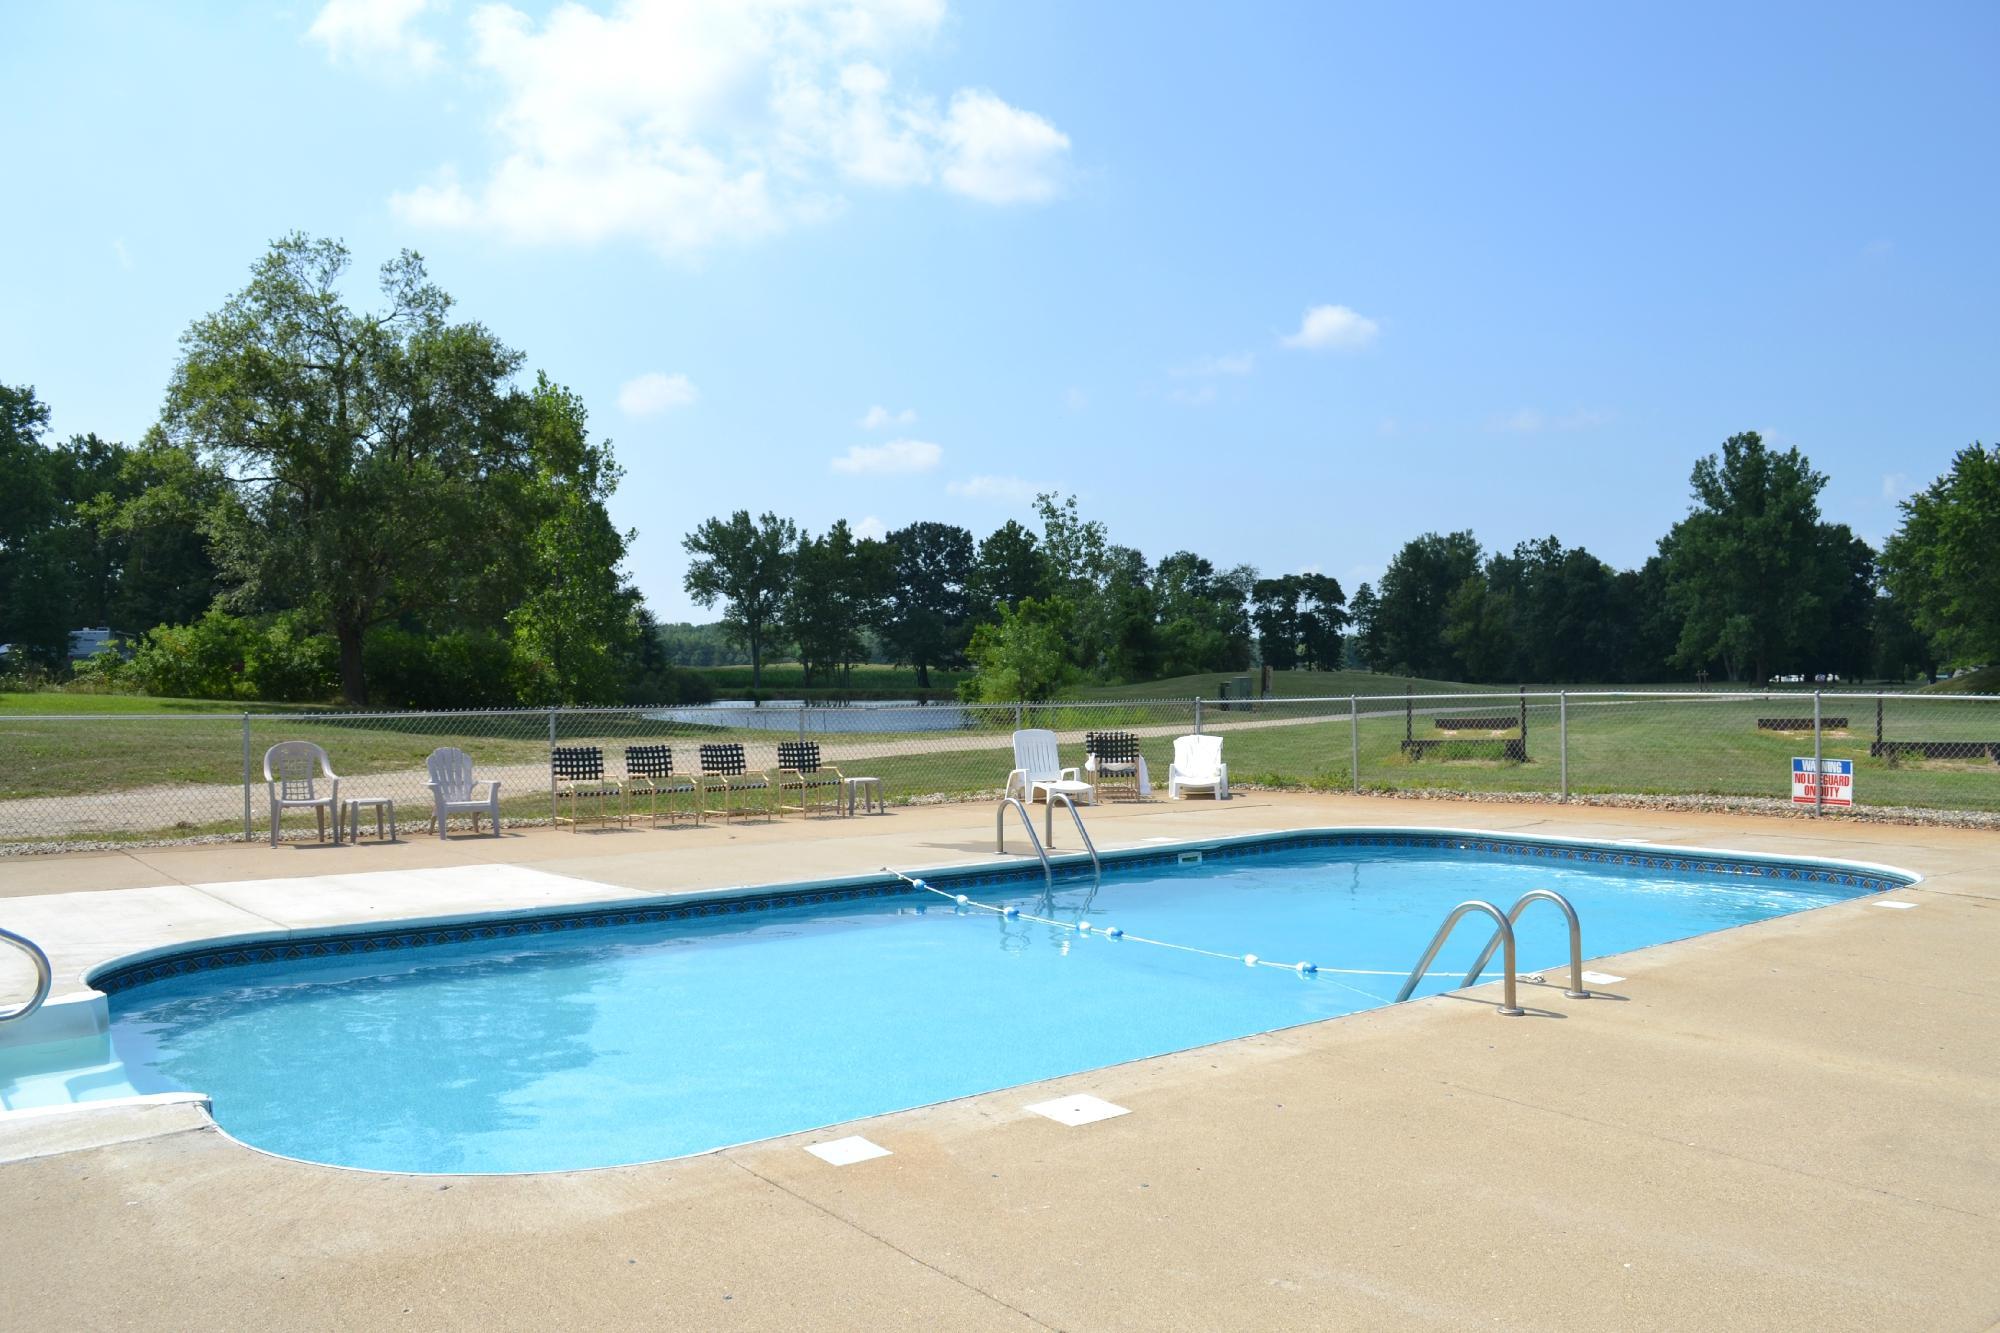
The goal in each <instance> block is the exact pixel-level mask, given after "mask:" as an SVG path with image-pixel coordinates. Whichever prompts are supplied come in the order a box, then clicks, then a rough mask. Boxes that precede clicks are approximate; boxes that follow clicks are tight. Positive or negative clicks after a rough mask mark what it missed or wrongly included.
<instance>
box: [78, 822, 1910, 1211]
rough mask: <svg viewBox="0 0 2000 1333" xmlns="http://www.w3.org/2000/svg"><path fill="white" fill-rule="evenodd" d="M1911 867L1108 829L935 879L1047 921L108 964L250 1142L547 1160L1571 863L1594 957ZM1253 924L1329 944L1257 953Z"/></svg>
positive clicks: (397, 942) (1065, 1052)
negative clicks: (1151, 847) (1053, 863)
mask: <svg viewBox="0 0 2000 1333" xmlns="http://www.w3.org/2000/svg"><path fill="white" fill-rule="evenodd" d="M1907 880H1908V877H1903V876H1897V875H1895V874H1894V873H1893V872H1888V871H1883V870H1880V869H1875V868H1859V867H1834V866H1828V865H1811V866H1807V865H1802V864H1799V863H1780V862H1771V861H1759V860H1755V859H1752V858H1748V857H1741V856H1733V855H1730V856H1724V855H1716V854H1675V853H1670V852H1667V851H1664V850H1663V849H1652V848H1634V847H1589V846H1584V845H1581V844H1571V843H1559V842H1555V841H1531V840H1519V839H1505V840H1503V839H1495V838H1492V837H1490V836H1483V835H1474V834H1466V835H1457V834H1448V835H1441V834H1435V833H1425V834H1400V833H1352V832H1342V833H1325V834H1293V835H1286V836H1283V837H1273V838H1261V839H1244V840H1236V841H1233V842H1231V843H1228V844H1219V845H1209V846H1206V847H1204V848H1202V849H1199V850H1196V851H1191V852H1190V851H1184V850H1182V849H1178V848H1168V849H1161V850H1159V851H1154V852H1148V853H1145V854H1140V855H1133V856H1127V857H1123V858H1117V859H1110V860H1108V861H1107V866H1106V873H1105V875H1104V878H1103V882H1102V884H1101V885H1096V886H1094V885H1093V884H1092V882H1091V880H1090V879H1089V878H1087V877H1086V878H1083V879H1081V880H1078V879H1073V878H1072V879H1069V880H1064V881H1059V882H1058V883H1057V885H1056V887H1055V889H1054V891H1053V893H1051V894H1048V895H1047V896H1045V895H1044V891H1043V888H1042V883H1041V876H1040V872H1039V870H1034V869H1029V870H1024V869H1022V868H1019V867H1008V868H1003V869H1000V870H991V869H989V870H983V871H976V872H966V873H961V874H955V875H954V874H939V875H937V876H936V877H935V879H934V882H935V883H936V884H937V885H938V886H940V887H942V888H944V889H945V890H946V891H947V892H948V893H950V894H959V893H963V894H966V895H967V896H968V897H969V898H971V899H973V900H975V901H976V902H981V903H987V904H991V905H993V906H996V907H1003V908H1004V907H1006V906H1010V905H1011V906H1013V907H1014V908H1016V909H1017V910H1019V911H1022V912H1024V913H1027V914H1028V915H1030V916H1034V917H1040V918H1043V920H1041V921H1036V920H1027V919H1022V918H1019V917H1009V916H1006V915H1003V914H1000V913H996V912H993V911H985V910H980V909H979V908H978V907H976V906H969V905H968V906H960V905H959V904H957V903H956V902H955V901H953V900H952V899H951V898H949V897H946V896H941V895H939V894H934V893H928V892H923V891H919V890H913V889H911V888H909V887H908V886H905V885H901V884H898V883H893V882H875V883H869V884H859V885H848V886H845V887H840V888H824V887H822V888H817V889H814V888H807V889H805V890H803V891H802V892H794V893H790V894H784V893H778V892H770V893H764V894H759V895H755V896H752V897H750V898H747V899H746V898H740V897H739V898H737V899H734V900H733V901H726V902H713V901H711V902H707V903H698V904H689V903H676V904H672V905H662V906H660V907H658V908H653V909H632V910H625V911H619V912H609V913H607V912H598V913H593V914H589V915H572V916H567V917H551V918H543V919H540V920H536V921H514V922H508V923H496V924H492V925H487V926H471V927H463V926H461V927H450V928H439V929H421V928H419V929H408V930H403V931H400V932H395V933H391V934H386V935H385V934H377V935H373V936H368V937H350V938H346V939H324V940H317V941H311V940H307V941H298V940H294V941H288V942H281V943H278V944H274V945H271V946H232V947H227V948H221V949H216V950H211V951H207V952H205V953H194V954H182V955H179V956H176V957H174V958H169V959H155V960H150V961H147V962H142V963H138V964H134V965H131V966H127V967H123V968H116V969H112V970H109V971H107V972H106V973H105V974H103V975H101V976H99V977H97V978H95V982H96V984H97V985H98V986H99V987H100V988H102V989H104V990H106V991H107V992H108V993H109V994H110V1006H111V1025H110V1033H109V1039H108V1040H109V1049H110V1055H111V1057H112V1059H111V1061H110V1066H111V1067H114V1068H116V1069H117V1071H118V1074H117V1075H116V1077H119V1078H122V1079H125V1080H129V1083H130V1086H131V1087H132V1088H134V1089H136V1090H139V1091H159V1090H168V1089H188V1090H198V1091H202V1092H206V1093H208V1094H210V1096H211V1097H212V1098H213V1107H214V1115H215V1118H216V1120H217V1122H218V1123H219V1124H220V1125H221V1126H222V1127H223V1128H224V1129H225V1130H227V1131H228V1132H229V1133H231V1134H233V1135H234V1136H236V1137H237V1138H239V1139H241V1140H242V1141H244V1142H246V1143H248V1144H251V1145H253V1146H255V1147H258V1148H262V1149H266V1150H268V1151H271V1152H274V1153H279V1154H283V1155H286V1156H291V1157H298V1158H304V1159H307V1160H311V1161H317V1162H327V1163H334V1164H339V1165H344V1166H356V1167H364V1168H373V1169H380V1170H397V1171H417V1172H505V1171H533V1170H554V1169H567V1168H577V1167H592V1166H607V1165H615V1164H620V1163H627V1162H637V1161H647V1160H653V1159H658V1158H666V1157H674V1156H680V1155H684V1154H688V1153H696V1152H702V1151H706V1150H710V1149H713V1148H717V1147H722V1146H726V1145H729V1144H734V1143H740V1142H744V1141H748V1140H754V1139H759V1138H765V1137H769V1136H773V1135H778V1134H784V1133H789V1132H793V1131H798V1130H805V1129H812V1128H816V1127H819V1126H822V1125H829V1124H834V1123H838V1122H841V1121H846V1120H851V1119H856V1118H859V1117H863V1116H867V1115H872V1114H877V1113H881V1112H886V1111H892V1110H897V1109H900V1108H904V1107H910V1106H917V1105H923V1104H927V1103H930V1102H936V1101H941V1100H945V1099H949V1098H953V1097H959V1096H964V1095H968V1094H971V1093H977V1092H983V1091H989V1090H993V1089H997V1088H1004V1087H1008V1086H1012V1085H1014V1084H1019V1083H1026V1082H1031V1081H1034V1080H1038V1079H1043V1078H1048V1077H1053V1076H1056V1075H1061V1074H1067V1073H1073V1072H1077V1071H1082V1070H1088V1069H1093V1068H1098V1067H1101V1066H1103V1065H1107V1064H1113V1063H1117V1062H1121V1061H1125V1060H1132V1059H1138V1058H1142V1057H1146V1056H1153V1055H1159V1054H1163V1053H1166V1052H1168V1051H1174V1050H1181V1049H1185V1048H1188V1047H1191V1046H1198V1045H1203V1044H1206V1043H1209V1042H1213V1041H1219V1040H1224V1039H1228V1038H1232V1037H1240V1036H1245V1035H1249V1034H1251V1033H1256V1032H1264V1031H1269V1030H1272V1029H1276V1028H1283V1027H1287V1026H1291V1025H1294V1024H1298V1023H1304V1022H1310V1021H1313V1020H1316V1019H1321V1018H1330V1017H1334V1016H1337V1015H1341V1014H1347V1013H1352V1012H1355V1011H1357V1010H1360V1009H1366V1008H1372V1007H1375V1006H1377V1005H1380V1004H1383V1003H1386V1002H1388V1001H1389V1000H1390V999H1391V998H1393V996H1394V995H1395V993H1396V990H1397V988H1398V987H1399V985H1400V984H1401V981H1402V976H1403V973H1404V972H1405V971H1407V969H1408V968H1409V967H1410V965H1411V964H1412V963H1413V962H1414V961H1415V960H1416V957H1417V956H1418V954H1419V953H1420V952H1421V951H1422V949H1423V947H1424V945H1425V944H1426V943H1427V942H1428V940H1429V938H1430V936H1431V933H1432V932H1433V931H1434V930H1435V929H1436V928H1437V925H1438V923H1439V921H1440V920H1441V919H1442V918H1443V917H1444V915H1445V913H1446V912H1447V911H1448V910H1449V909H1450V908H1451V907H1452V905H1454V904H1455V903H1457V902H1459V901H1461V900H1464V899H1467V898H1487V899H1491V900H1493V901H1495V902H1497V903H1499V904H1500V905H1501V907H1503V908H1505V907H1506V906H1508V905H1509V904H1511V903H1512V902H1513V901H1514V900H1515V899H1516V898H1518V897H1519V896H1520V894H1522V893H1524V892H1526V891H1528V890H1529V889H1533V888H1552V889H1555V890H1556V891H1558V892H1560V893H1562V894H1564V895H1565V896H1567V897H1568V898H1569V899H1570V900H1571V901H1572V902H1574V903H1575V905H1576V907H1577V910H1578V912H1579V914H1580V916H1581V917H1582V920H1583V925H1584V945H1585V953H1586V955H1587V956H1598V955H1604V954H1609V953H1615V952H1620V951H1624V950H1629V949H1633V948H1637V947H1641V946H1644V945H1649V944H1657V943H1661V942H1664V941H1667V940H1672V939H1679V938H1683V937H1686V936H1690V935H1696V934H1701V933H1703V932H1706V931H1711V930H1717V929H1722V928H1725V927H1729V926H1735V925H1741V924H1744V923H1748V922H1753V921H1759V920H1764V919H1766V918H1769V917H1773V916H1779V915H1783V914H1785V913H1789V912H1794V911H1799V910H1802V909H1804V908H1808V907H1813V906H1818V905H1822V904H1825V903H1827V902H1830V901H1834V900H1837V899H1841V898H1846V897H1852V896H1856V895H1858V894H1862V893H1868V892H1876V891H1880V890H1883V889H1887V888H1893V887H1897V886H1898V885H1900V884H1902V883H1905V882H1907ZM1049 922H1062V923H1065V924H1060V925H1058V924H1048V923H1049ZM1069 923H1088V924H1089V925H1090V927H1091V929H1089V930H1088V931H1078V930H1076V929H1073V928H1071V926H1070V924H1069ZM1112 927H1117V928H1119V929H1121V930H1122V931H1124V932H1125V933H1126V934H1125V937H1124V938H1114V937H1112V936H1111V934H1110V928H1112ZM1489 935H1490V928H1488V927H1486V926H1484V925H1482V924H1481V923H1480V922H1478V921H1476V920H1473V921H1468V922H1466V923H1464V924H1463V925H1462V926H1461V928H1460V931H1459V933H1458V934H1457V936H1456V937H1455V938H1454V939H1453V940H1452V941H1451V943H1450V944H1449V946H1448V947H1447V948H1446V950H1445V952H1444V953H1443V954H1441V955H1440V956H1439V959H1438V961H1437V962H1436V963H1435V964H1434V966H1433V971H1432V973H1431V975H1430V976H1429V977H1428V978H1427V980H1426V983H1425V985H1424V986H1423V987H1422V988H1421V990H1420V993H1428V992H1433V991H1438V990H1446V989H1452V988H1454V987H1455V986H1456V985H1457V984H1458V978H1459V977H1460V976H1462V974H1463V973H1464V971H1465V970H1466V968H1467V967H1468V966H1469V965H1470V963H1471V962H1472V960H1473V958H1474V957H1475V956H1476V954H1477V953H1478V951H1479V950H1480V948H1482V947H1483V946H1484V944H1485V943H1486V941H1487V938H1488V937H1489ZM1141 936H1143V937H1146V938H1149V939H1154V940H1163V941H1170V942H1176V943H1181V944H1185V945H1190V946H1196V947H1199V948H1201V949H1204V950H1209V951H1212V952H1213V953H1216V954H1222V955H1226V956H1225V957H1214V956H1210V954H1207V953H1190V952H1183V951H1180V950H1175V949H1168V948H1161V947H1158V946H1156V945H1153V944H1147V943H1142V942H1140V941H1139V940H1138V939H1136V938H1133V937H1141ZM1520 938H1521V944H1520V963H1521V966H1522V969H1523V970H1524V971H1528V970H1539V969H1552V968H1555V967H1557V966H1559V965H1560V964H1561V963H1562V961H1563V960H1564V958H1565V956H1566V941H1565V937H1564V934H1563V927H1562V923H1561V918H1560V916H1559V915H1558V914H1557V913H1556V912H1554V911H1546V912H1544V911H1542V910H1540V909H1531V910H1530V911H1529V913H1528V914H1527V916H1526V917H1525V918H1524V919H1523V921H1522V923H1521V927H1520ZM1245 954H1255V955H1258V956H1260V957H1261V958H1263V959H1266V960H1277V961H1280V962H1285V963H1291V962H1295V961H1300V960H1309V961H1311V962H1313V963H1315V964H1317V965H1318V966H1319V968H1320V969H1321V970H1320V971H1319V972H1317V973H1313V974H1301V973H1299V972H1296V971H1291V970H1281V969H1278V968H1271V967H1245V966H1244V965H1243V963H1242V955H1245ZM1530 1002H1532V1001H1530ZM1496 1021H1497V1020H1496ZM111 1076H112V1075H107V1077H111Z"/></svg>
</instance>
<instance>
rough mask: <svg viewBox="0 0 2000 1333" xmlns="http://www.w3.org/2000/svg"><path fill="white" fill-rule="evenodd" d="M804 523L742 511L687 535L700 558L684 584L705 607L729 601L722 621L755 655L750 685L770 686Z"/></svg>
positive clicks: (684, 543)
mask: <svg viewBox="0 0 2000 1333" xmlns="http://www.w3.org/2000/svg"><path fill="white" fill-rule="evenodd" d="M798 541H799V529H798V525H797V524H796V523H794V522H792V521H791V520H790V519H788V518H779V517H778V516H777V515H776V514H764V515H761V516H760V517H759V518H758V519H757V521H756V522H755V523H752V522H751V521H750V511H749V510H747V509H739V510H737V511H736V512H735V513H733V514H731V515H730V516H729V517H728V518H726V519H720V518H711V519H709V520H708V521H707V522H705V523H703V524H702V525H701V526H700V527H698V528H696V529H695V530H694V531H693V532H690V533H689V534H688V535H687V536H686V537H684V538H682V540H681V546H682V548H683V549H684V550H686V551H687V553H688V554H689V555H691V556H694V557H696V559H695V561H694V563H693V564H691V565H689V566H688V572H687V576H686V577H685V578H684V579H683V580H682V586H683V587H684V588H686V589H687V594H688V596H690V597H692V598H694V600H695V601H696V602H698V603H699V604H700V605H702V606H714V605H715V603H716V602H717V601H718V600H720V601H721V602H722V603H723V613H722V623H723V625H724V626H725V627H726V628H727V629H728V631H729V634H730V637H731V638H732V639H733V640H734V641H735V642H737V643H740V644H742V645H743V647H744V648H745V649H746V650H748V652H749V654H750V684H751V688H753V689H760V688H762V686H763V684H764V649H765V646H766V645H767V643H768V642H769V639H770V633H771V630H772V628H773V626H774V625H775V624H776V623H777V621H778V617H779V616H780V614H781V613H782V612H783V610H784V605H785V588H786V584H787V582H788V580H789V578H790V575H791V569H792V560H793V558H794V556H793V552H794V548H795V547H796V546H797V545H798Z"/></svg>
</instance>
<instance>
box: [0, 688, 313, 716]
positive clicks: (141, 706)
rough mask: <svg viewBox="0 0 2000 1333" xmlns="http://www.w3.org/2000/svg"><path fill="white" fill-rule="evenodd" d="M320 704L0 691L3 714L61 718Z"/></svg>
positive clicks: (284, 709) (301, 709) (290, 709)
mask: <svg viewBox="0 0 2000 1333" xmlns="http://www.w3.org/2000/svg"><path fill="white" fill-rule="evenodd" d="M314 711H322V712H323V711H325V706H324V705H321V704H267V703H250V702H245V701H243V700H241V699H159V698H155V697H153V696H152V695H150V694H66V693H64V692H62V691H60V690H33V691H29V690H0V717H6V716H9V715H17V716H22V717H62V716H74V715H76V714H86V715H100V714H107V713H116V714H121V715H124V714H131V713H144V714H158V713H172V714H186V713H231V714H234V715H236V716H237V717H241V716H242V715H243V714H244V713H246V712H251V713H306V712H314Z"/></svg>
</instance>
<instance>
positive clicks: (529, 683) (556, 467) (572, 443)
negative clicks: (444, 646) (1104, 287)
mask: <svg viewBox="0 0 2000 1333" xmlns="http://www.w3.org/2000/svg"><path fill="white" fill-rule="evenodd" d="M531 416H532V425H531V427H530V431H529V449H530V453H531V456H532V457H533V459H534V463H535V477H534V486H533V502H534V507H535V509H536V510H537V511H538V513H539V521H538V522H537V523H536V524H535V527H534V529H533V532H532V534H531V536H530V538H529V542H528V549H529V551H530V553H531V557H532V561H533V566H532V570H531V573H530V577H529V580H528V585H527V592H526V595H525V596H524V597H523V598H522V599H521V603H520V605H519V606H517V607H516V608H515V609H514V610H513V611H511V612H510V613H508V616H507V623H508V625H509V626H510V627H511V628H512V630H513V637H514V656H515V661H516V662H517V663H518V664H519V669H520V671H521V673H522V676H523V686H522V691H521V692H522V696H523V698H524V700H529V701H532V702H535V703H551V704H555V703H560V704H604V703H614V702H616V701H617V699H618V697H619V695H620V692H621V690H622V688H623V685H624V683H625V676H626V674H627V664H628V661H629V659H630V658H631V656H632V655H633V653H634V652H635V645H634V639H635V636H636V635H637V634H638V632H639V629H640V627H639V625H638V623H637V622H636V621H635V619H634V616H633V609H634V606H635V604H636V603H637V601H638V595H637V594H636V593H635V592H633V591H632V590H631V589H629V588H627V587H626V586H625V585H624V582H623V579H622V578H621V576H620V573H619V566H620V565H621V564H623V562H624V559H625V548H626V546H627V545H628V544H629V543H630V541H631V539H632V536H633V534H631V533H629V532H620V531H618V529H617V528H616V527H614V526H613V525H612V522H611V517H610V515H609V514H608V513H606V512H605V508H604V502H605V500H607V499H608V498H609V497H610V495H611V492H612V491H613V490H614V489H616V487H617V485H618V480H619V478H620V476H622V475H623V474H622V473H621V472H620V471H619V468H618V465H617V463H616V462H614V461H613V458H612V454H611V447H610V445H609V444H592V443H591V442H590V437H589V433H588V430H587V423H588V420H589V416H588V413H586V412H585V410H584V406H583V400H582V399H581V398H579V397H578V396H577V395H576V394H574V393H571V392H570V391H569V390H568V389H565V388H562V387H560V386H558V385H555V384H552V383H550V382H549V379H548V377H547V376H546V375H543V376H540V377H538V379H537V381H536V384H535V390H534V393H533V395H532V399H531Z"/></svg>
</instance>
